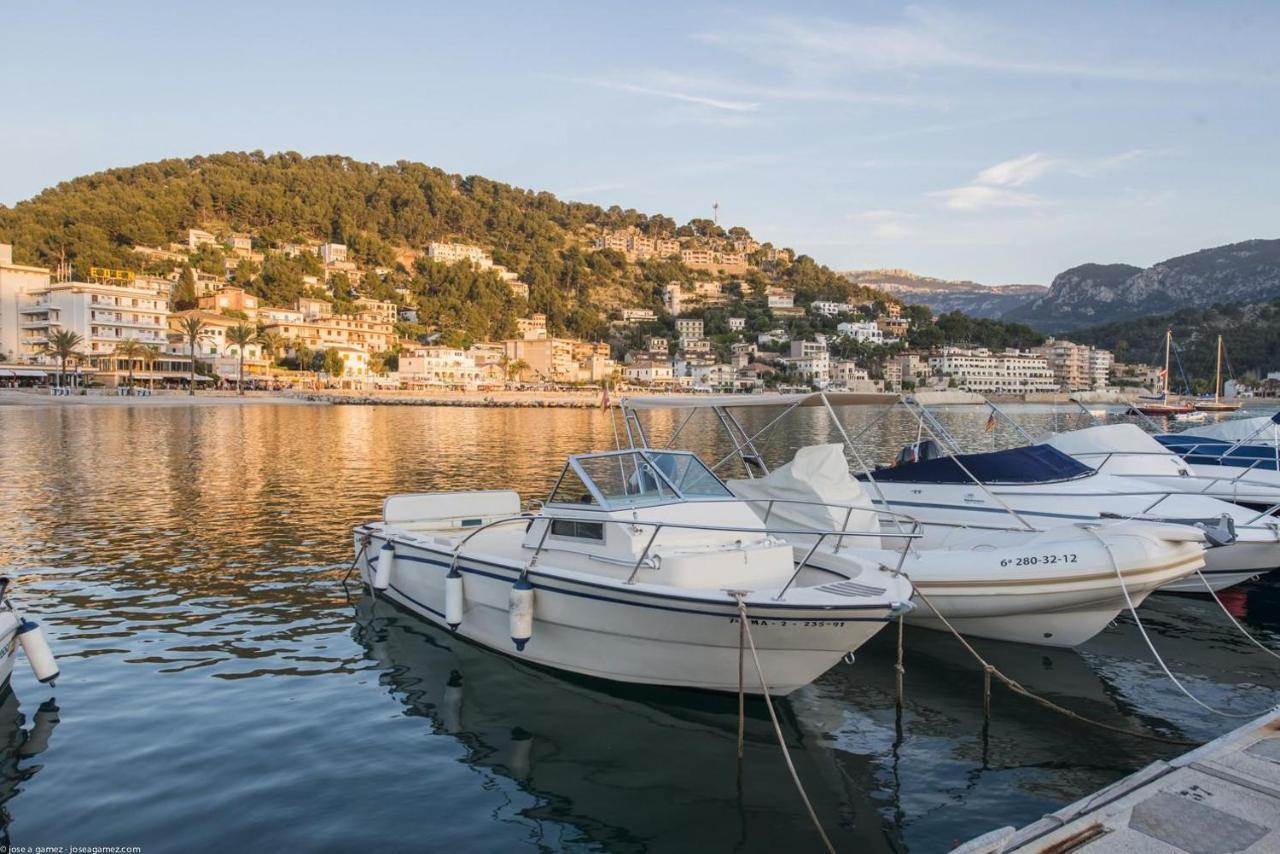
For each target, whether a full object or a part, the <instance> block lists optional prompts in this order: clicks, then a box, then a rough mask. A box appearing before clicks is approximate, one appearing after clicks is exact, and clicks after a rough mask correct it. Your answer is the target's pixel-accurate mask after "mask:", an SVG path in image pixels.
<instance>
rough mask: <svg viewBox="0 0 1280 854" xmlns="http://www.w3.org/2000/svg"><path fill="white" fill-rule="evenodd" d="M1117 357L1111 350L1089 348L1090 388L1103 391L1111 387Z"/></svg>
mask: <svg viewBox="0 0 1280 854" xmlns="http://www.w3.org/2000/svg"><path fill="white" fill-rule="evenodd" d="M1115 362H1116V357H1115V356H1114V355H1113V354H1112V352H1111V351H1110V350H1099V349H1098V348H1096V347H1090V348H1089V386H1090V388H1093V389H1095V390H1101V389H1104V388H1106V387H1107V386H1109V385H1111V367H1112V365H1114V364H1115Z"/></svg>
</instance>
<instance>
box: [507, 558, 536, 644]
mask: <svg viewBox="0 0 1280 854" xmlns="http://www.w3.org/2000/svg"><path fill="white" fill-rule="evenodd" d="M509 613H510V617H511V642H512V643H514V644H515V645H516V651H518V652H522V651H524V645H525V644H527V643H528V642H529V639H530V638H531V637H533V585H532V584H530V583H529V579H527V578H525V577H524V576H523V575H522V576H520V577H519V578H517V579H516V583H515V584H513V585H512V586H511V604H510V608H509Z"/></svg>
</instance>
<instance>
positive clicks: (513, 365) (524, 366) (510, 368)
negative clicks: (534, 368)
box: [507, 359, 529, 380]
mask: <svg viewBox="0 0 1280 854" xmlns="http://www.w3.org/2000/svg"><path fill="white" fill-rule="evenodd" d="M527 370H529V363H528V362H526V361H525V360H524V359H516V360H515V361H513V362H508V363H507V379H508V380H518V379H520V377H522V376H524V372H525V371H527Z"/></svg>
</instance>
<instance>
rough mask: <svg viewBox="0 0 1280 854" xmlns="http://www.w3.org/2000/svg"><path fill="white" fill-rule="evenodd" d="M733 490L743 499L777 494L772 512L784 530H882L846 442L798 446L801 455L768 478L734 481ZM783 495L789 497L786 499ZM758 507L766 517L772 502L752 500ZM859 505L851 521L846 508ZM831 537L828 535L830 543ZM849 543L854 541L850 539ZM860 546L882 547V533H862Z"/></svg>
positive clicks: (772, 519) (772, 520)
mask: <svg viewBox="0 0 1280 854" xmlns="http://www.w3.org/2000/svg"><path fill="white" fill-rule="evenodd" d="M726 485H727V486H728V487H729V490H730V491H731V492H733V494H734V495H736V496H737V497H738V498H742V499H758V498H764V499H768V498H776V499H779V502H778V503H776V504H774V505H773V510H772V512H770V513H769V527H770V528H777V529H779V530H800V529H816V530H819V531H876V532H878V531H879V530H880V517H879V516H878V515H877V514H876V512H875V510H874V509H873V507H872V504H871V499H870V498H869V497H868V496H867V494H866V492H864V491H863V489H862V484H860V483H859V482H858V480H857V479H856V478H855V477H854V476H853V475H852V474H850V473H849V461H848V460H847V459H845V456H844V446H843V445H840V444H839V443H837V444H832V445H810V446H809V447H806V448H801V449H800V450H798V451H796V455H795V458H794V459H793V460H792V461H791V462H789V463H787V464H786V465H784V466H779V467H778V468H776V469H774V470H773V471H771V472H770V473H769V474H768V475H766V476H764V477H757V478H754V479H742V480H730V481H728V482H727V483H726ZM781 499H787V501H782V500H781ZM791 501H810V502H818V503H821V504H824V505H835V506H823V507H820V506H816V505H814V504H792V503H789V502H791ZM751 506H752V509H754V510H755V511H756V512H757V514H758V515H761V516H763V515H764V513H765V511H766V509H767V508H768V504H767V502H765V501H754V500H753V501H752V503H751ZM849 507H853V508H855V509H854V511H853V513H852V514H851V515H850V516H849V524H848V525H847V526H846V525H845V514H846V513H847V512H848V511H847V509H846V508H849ZM829 541H830V538H828V542H829ZM846 545H848V543H847V542H846ZM857 545H859V546H865V547H867V548H879V547H880V541H879V538H878V537H859V538H858V541H857Z"/></svg>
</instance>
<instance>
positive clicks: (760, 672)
mask: <svg viewBox="0 0 1280 854" xmlns="http://www.w3.org/2000/svg"><path fill="white" fill-rule="evenodd" d="M733 597H734V598H735V599H737V600H738V624H739V626H741V632H740V633H739V641H738V643H739V653H741V649H742V647H741V643H742V638H745V639H746V641H747V646H748V647H749V648H750V649H751V659H752V660H753V661H754V662H755V665H756V675H757V676H759V677H760V689H761V691H762V692H763V694H764V702H765V705H766V706H767V707H768V708H769V720H771V721H773V732H774V735H776V736H777V737H778V746H779V747H781V748H782V758H783V759H785V760H786V761H787V770H788V771H790V772H791V780H792V781H793V782H794V783H795V784H796V791H797V792H799V793H800V800H802V801H804V808H805V809H806V810H808V811H809V818H810V819H811V820H812V821H813V827H814V829H815V830H817V831H818V836H820V837H821V838H822V844H823V846H825V847H826V849H827V851H828V852H829V854H836V849H835V846H833V845H832V844H831V840H830V839H828V838H827V832H826V831H825V830H823V829H822V822H820V821H818V814H817V813H816V812H815V811H814V809H813V804H812V803H810V801H809V795H808V794H807V793H806V792H805V790H804V784H802V783H801V782H800V775H799V774H798V773H796V766H795V763H793V762H792V761H791V751H790V750H788V749H787V740H786V738H785V737H783V735H782V727H781V726H780V725H779V724H778V714H777V712H775V711H774V710H773V698H771V697H770V696H769V686H768V685H766V684H765V681H764V668H763V667H761V666H760V656H758V655H757V654H756V642H755V640H754V639H753V638H752V637H751V627H750V626H749V625H748V624H747V622H748V617H747V603H746V602H745V601H744V599H743V594H742V593H738V592H735V593H734V594H733ZM739 673H741V671H739ZM738 684H739V691H740V692H741V690H742V687H741V686H742V683H741V681H740V682H739V683H738ZM741 697H742V695H741V693H740V694H739V702H741ZM741 708H742V707H741V705H740V706H739V709H740V710H741ZM739 714H740V715H741V711H740V712H739ZM739 721H740V723H739V732H741V721H742V718H741V717H740V718H739ZM739 738H741V736H739ZM739 745H741V741H739ZM738 755H739V756H741V755H742V754H741V747H739V754H738Z"/></svg>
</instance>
